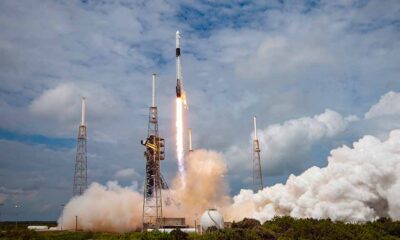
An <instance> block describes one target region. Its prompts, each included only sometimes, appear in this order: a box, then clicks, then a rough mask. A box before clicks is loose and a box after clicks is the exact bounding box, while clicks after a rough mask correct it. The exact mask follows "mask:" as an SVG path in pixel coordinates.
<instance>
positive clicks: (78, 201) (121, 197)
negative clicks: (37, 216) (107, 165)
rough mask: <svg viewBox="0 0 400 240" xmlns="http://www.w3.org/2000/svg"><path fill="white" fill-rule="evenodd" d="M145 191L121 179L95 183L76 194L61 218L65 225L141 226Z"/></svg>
mask: <svg viewBox="0 0 400 240" xmlns="http://www.w3.org/2000/svg"><path fill="white" fill-rule="evenodd" d="M141 203H142V195H141V194H140V193H138V192H135V191H133V190H132V189H131V188H128V187H125V188H124V187H121V186H119V185H118V183H117V182H108V183H107V185H106V186H102V185H100V184H98V183H93V184H91V185H90V187H89V188H88V189H87V190H86V191H85V193H84V194H83V195H81V196H77V197H74V198H72V199H71V200H70V201H69V202H68V204H67V205H66V206H65V208H64V210H63V214H62V216H61V217H60V218H59V219H58V223H59V225H60V224H61V223H62V224H63V229H71V230H72V229H75V219H76V218H75V217H76V216H77V217H78V229H80V230H90V231H112V232H127V231H132V230H134V229H136V228H138V227H140V226H141V221H140V220H141V216H142V204H141Z"/></svg>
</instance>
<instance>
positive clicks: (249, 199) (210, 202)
mask: <svg viewBox="0 0 400 240" xmlns="http://www.w3.org/2000/svg"><path fill="white" fill-rule="evenodd" d="M399 149H400V130H395V131H392V132H391V133H390V136H389V138H388V139H387V140H386V141H381V140H379V139H378V138H375V137H373V136H365V137H363V138H361V139H360V140H359V141H357V142H355V143H354V144H353V147H352V148H350V147H347V146H343V147H340V148H337V149H334V150H332V151H331V155H330V156H329V157H328V165H327V166H326V167H324V168H318V167H311V168H310V169H308V170H306V171H305V172H303V173H302V174H300V175H299V176H294V175H290V176H289V178H288V180H287V182H286V184H276V185H274V186H271V187H266V188H264V189H263V190H260V191H258V192H257V193H254V192H253V191H252V190H244V189H242V190H241V191H240V193H239V194H238V195H237V196H235V197H233V199H230V197H229V196H228V195H227V192H228V185H227V184H226V183H225V180H224V175H225V174H226V172H227V166H226V164H225V162H224V160H223V158H222V156H221V154H219V153H217V152H215V151H209V150H195V151H194V152H192V153H191V154H190V156H189V160H188V163H187V169H186V170H187V175H186V188H182V186H181V184H182V182H181V181H180V174H179V173H177V175H176V177H175V179H174V180H173V183H172V189H171V190H169V191H164V192H163V199H164V207H163V210H164V216H166V217H185V218H186V223H187V224H189V225H193V221H194V220H195V219H196V218H198V217H199V215H200V214H201V213H202V212H203V211H204V210H205V209H207V208H217V209H219V210H221V211H222V212H223V213H224V217H225V219H227V220H228V221H232V220H241V219H243V218H244V217H247V218H249V217H250V218H256V219H259V220H260V221H262V222H263V221H265V220H268V219H271V218H273V217H274V216H282V215H289V216H292V217H295V218H317V219H321V218H330V219H332V220H342V221H346V222H364V221H371V220H375V219H377V218H379V217H391V218H392V219H394V220H400V202H399V201H398V199H399V197H400V175H399V174H398V173H399V172H400V151H399ZM168 195H169V196H171V197H172V198H173V199H172V201H171V203H170V204H169V205H167V204H166V200H167V197H166V196H168ZM142 198H143V196H142V194H141V193H138V192H135V191H134V190H132V188H124V187H120V186H118V184H117V183H116V182H109V183H107V185H106V186H102V185H100V184H98V183H93V184H92V185H91V186H90V187H89V189H87V190H86V192H85V193H84V194H83V195H81V196H77V197H74V198H72V199H71V200H70V202H69V203H68V204H67V205H66V206H65V208H64V211H63V215H62V216H63V217H62V218H61V217H60V219H59V220H58V222H59V223H61V221H62V220H63V229H70V230H74V229H75V216H78V229H81V230H85V231H110V232H126V231H132V230H134V229H136V228H138V227H141V220H142V219H141V217H142Z"/></svg>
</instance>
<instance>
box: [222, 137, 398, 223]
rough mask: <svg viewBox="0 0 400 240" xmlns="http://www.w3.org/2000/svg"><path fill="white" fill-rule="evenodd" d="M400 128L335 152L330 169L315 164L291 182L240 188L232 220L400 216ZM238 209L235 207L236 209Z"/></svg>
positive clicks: (294, 177)
mask: <svg viewBox="0 0 400 240" xmlns="http://www.w3.org/2000/svg"><path fill="white" fill-rule="evenodd" d="M399 149H400V130H395V131H392V132H391V133H390V136H389V138H388V139H387V140H386V141H383V142H382V141H380V140H379V139H377V138H375V137H373V136H365V137H363V138H361V139H360V140H359V141H358V142H355V143H354V144H353V148H349V147H347V146H343V147H340V148H337V149H335V150H332V151H331V156H330V157H329V158H328V165H327V166H326V167H325V168H318V167H312V168H310V169H308V170H306V171H305V172H303V173H302V174H301V175H299V176H294V175H290V176H289V179H288V180H287V182H286V184H285V185H283V184H276V185H274V186H272V187H267V188H264V189H263V190H261V191H259V192H258V193H253V192H252V191H251V190H241V192H240V193H239V195H237V196H235V197H234V198H233V200H234V203H233V205H232V206H230V207H229V208H228V210H229V211H227V210H226V214H227V215H228V216H229V217H230V218H231V219H242V218H243V217H253V218H257V219H259V220H261V221H265V220H268V219H271V218H272V217H274V216H275V215H290V216H292V217H296V218H317V219H319V218H330V219H333V220H343V221H370V220H374V219H376V218H378V217H391V218H392V219H395V220H398V219H400V214H399V213H400V211H399V209H400V204H399V201H398V199H399V192H400V177H399V174H398V173H399V171H400V151H399ZM232 209H235V211H231V210H232Z"/></svg>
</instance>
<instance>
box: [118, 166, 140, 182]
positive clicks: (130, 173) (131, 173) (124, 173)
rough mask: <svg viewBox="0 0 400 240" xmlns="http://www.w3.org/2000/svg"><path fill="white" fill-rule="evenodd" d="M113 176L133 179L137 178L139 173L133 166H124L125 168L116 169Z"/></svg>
mask: <svg viewBox="0 0 400 240" xmlns="http://www.w3.org/2000/svg"><path fill="white" fill-rule="evenodd" d="M115 178H117V179H130V180H134V179H139V178H140V174H139V173H137V172H136V170H135V169H134V168H125V169H121V170H118V171H117V172H116V173H115Z"/></svg>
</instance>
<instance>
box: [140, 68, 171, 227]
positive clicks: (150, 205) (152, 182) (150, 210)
mask: <svg viewBox="0 0 400 240" xmlns="http://www.w3.org/2000/svg"><path fill="white" fill-rule="evenodd" d="M155 82H156V74H153V75H152V104H151V106H150V108H149V121H148V131H147V138H146V140H145V141H143V140H142V141H141V143H142V145H144V146H145V147H146V151H145V152H144V156H145V158H146V176H145V180H144V189H143V216H142V223H143V230H146V229H148V228H153V229H158V228H160V227H161V224H162V223H161V221H160V219H162V217H163V212H162V189H168V185H167V184H166V182H165V180H164V178H163V176H162V174H161V171H160V161H161V160H164V159H165V140H164V138H162V137H160V135H159V133H158V113H157V106H156V103H155V95H156V94H155Z"/></svg>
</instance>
